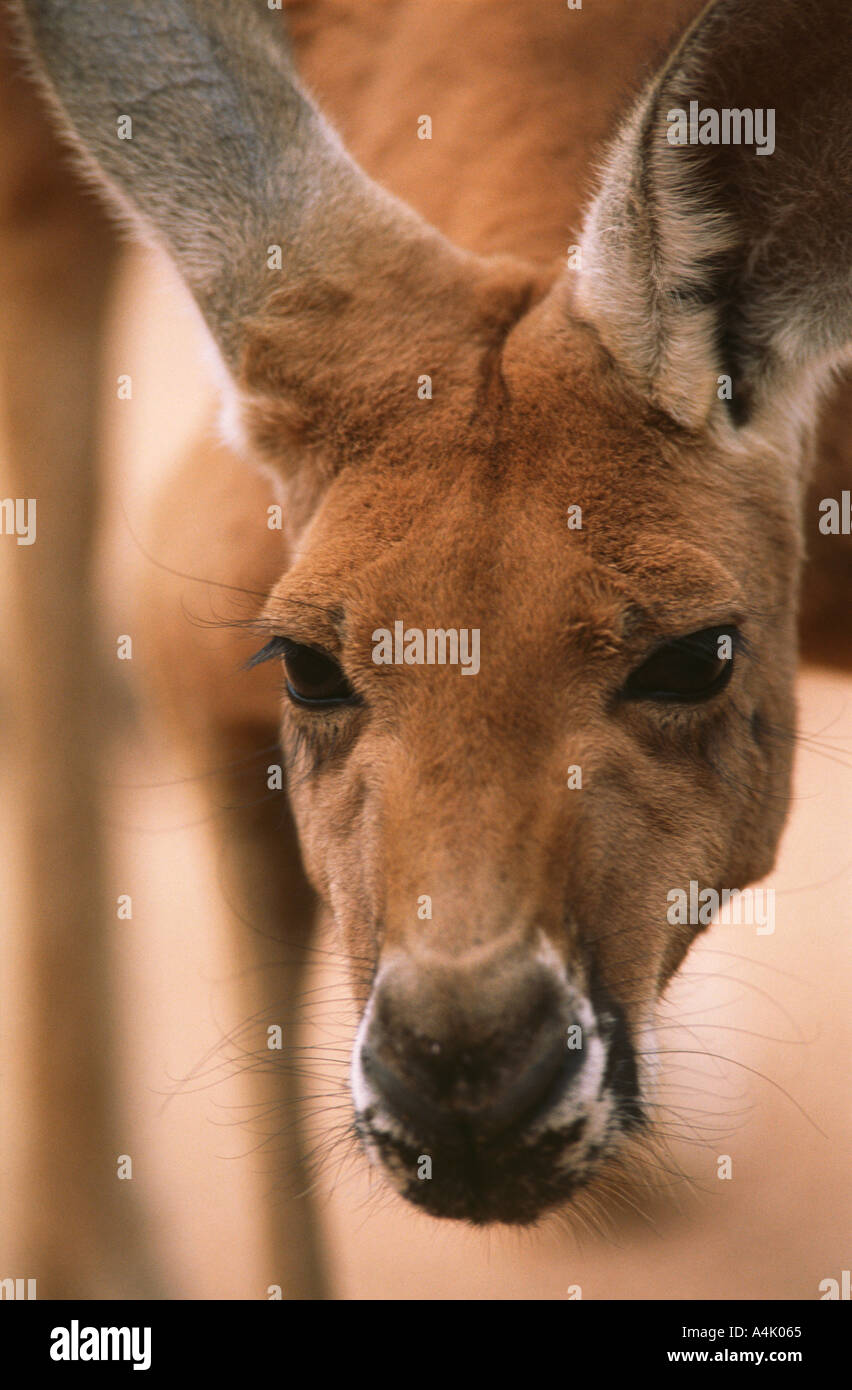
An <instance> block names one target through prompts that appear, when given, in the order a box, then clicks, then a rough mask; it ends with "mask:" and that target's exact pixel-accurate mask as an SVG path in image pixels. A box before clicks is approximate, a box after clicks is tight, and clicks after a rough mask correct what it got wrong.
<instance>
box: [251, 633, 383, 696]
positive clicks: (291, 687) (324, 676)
mask: <svg viewBox="0 0 852 1390" xmlns="http://www.w3.org/2000/svg"><path fill="white" fill-rule="evenodd" d="M275 658H279V659H281V660H283V662H284V671H285V673H286V676H287V694H288V695H289V696H290V699H291V700H292V701H293V703H294V704H295V705H303V706H306V707H308V708H324V707H328V706H329V705H346V704H352V705H354V704H358V703H359V696H357V695H356V694H355V691H354V690H353V689H352V686H351V685H350V684H349V682H348V680H347V679H346V676H345V675H344V672H343V668H342V666H341V665H340V663H339V662H338V661H335V659H334V657H333V656H329V655H328V652H322V651H320V650H319V649H318V648H317V647H305V646H303V645H302V644H301V643H300V642H291V641H290V639H289V637H273V638H272V639H271V640H270V641H269V642H267V644H266V646H265V647H263V648H261V650H260V651H259V652H256V653H255V655H254V656H253V657H252V658H251V659H250V660H249V661H248V662H247V663H246V667H247V669H249V670H251V668H252V667H254V666H259V665H260V664H261V663H262V662H264V661H272V660H274V659H275Z"/></svg>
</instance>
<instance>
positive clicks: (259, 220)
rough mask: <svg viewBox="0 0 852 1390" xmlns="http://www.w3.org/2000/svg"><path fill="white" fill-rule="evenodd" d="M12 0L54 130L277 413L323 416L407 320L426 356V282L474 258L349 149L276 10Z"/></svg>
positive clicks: (461, 271)
mask: <svg viewBox="0 0 852 1390" xmlns="http://www.w3.org/2000/svg"><path fill="white" fill-rule="evenodd" d="M13 7H14V10H15V12H16V13H17V14H18V16H19V18H20V20H21V24H22V29H23V37H24V45H25V47H26V48H27V49H28V51H29V53H30V55H31V57H32V58H33V60H34V63H35V66H36V69H37V71H38V72H39V73H40V75H41V78H42V82H43V85H45V86H46V88H47V91H48V95H49V98H50V99H51V101H52V103H53V105H54V107H55V108H58V111H59V114H60V119H61V122H62V124H63V126H64V128H65V131H66V135H67V136H68V137H69V138H70V140H71V141H72V143H73V144H74V145H75V146H76V148H77V150H78V151H79V152H80V154H81V156H82V158H83V162H84V164H85V165H86V166H87V168H88V169H89V170H90V171H91V172H93V173H94V175H95V177H96V180H97V181H98V182H99V183H100V184H101V185H102V186H104V187H105V188H106V190H107V192H108V193H109V194H110V195H111V196H112V198H113V201H114V202H116V203H117V204H118V206H119V209H120V210H121V211H122V212H123V213H124V214H125V215H126V216H127V217H128V218H129V219H130V220H131V222H132V223H133V224H134V225H135V226H136V228H137V229H138V230H140V231H141V232H142V233H143V235H147V236H149V237H151V238H153V239H154V240H155V241H157V242H159V243H160V244H161V245H163V246H164V247H165V249H166V250H167V251H168V252H169V253H170V254H171V256H172V258H173V260H174V262H175V263H176V265H177V267H178V269H179V271H180V272H181V274H182V276H183V278H184V280H185V281H186V283H187V284H188V286H189V288H190V290H191V291H192V293H193V294H194V296H195V298H196V300H197V302H198V304H199V306H200V308H201V310H202V313H203V314H204V316H205V318H206V320H207V323H208V326H209V327H210V329H211V332H212V334H213V337H214V338H215V340H216V341H217V343H218V345H219V347H220V349H221V352H222V355H223V357H224V359H225V361H226V363H227V364H228V366H229V367H230V368H231V371H232V373H233V374H234V376H236V377H238V378H241V385H242V386H243V387H244V388H245V391H246V393H254V394H255V395H256V397H257V398H258V399H259V398H261V397H264V396H265V395H266V394H270V395H274V396H275V397H276V399H277V400H279V401H280V404H281V412H282V422H285V421H286V420H287V419H292V420H295V419H299V418H301V416H300V409H302V410H303V412H305V413H306V414H307V413H310V412H311V411H313V413H314V415H316V416H317V417H318V416H319V415H320V414H321V413H324V416H325V418H326V420H328V419H335V402H334V383H335V380H339V379H340V378H341V377H342V376H344V377H345V376H347V375H349V376H351V375H352V374H353V371H357V370H358V369H359V368H360V367H362V364H363V362H364V359H365V357H367V354H368V353H369V352H370V351H372V353H373V356H374V357H375V356H376V355H378V357H379V359H380V360H381V361H384V362H386V363H391V362H393V361H395V360H398V355H399V353H400V352H402V351H403V350H404V348H405V346H406V342H407V341H408V345H409V350H410V340H411V339H412V337H414V338H415V339H417V329H418V328H421V329H422V333H423V337H422V339H421V340H418V341H420V342H421V343H422V349H423V350H422V353H421V360H423V358H425V359H426V360H427V361H428V360H429V342H428V339H429V334H430V322H431V323H432V324H434V321H435V320H436V319H439V318H440V315H436V314H435V312H434V310H435V285H436V283H438V282H441V283H442V284H443V286H444V287H445V288H447V290H448V291H452V289H453V287H457V286H459V285H462V284H463V283H464V281H465V279H466V278H469V276H470V265H471V264H472V263H473V261H474V259H475V258H473V257H467V256H465V255H464V254H463V253H462V252H461V251H459V250H457V249H456V248H454V247H452V246H451V245H450V244H449V243H448V242H446V241H445V240H444V239H443V238H442V237H440V236H439V234H438V233H437V232H436V231H435V230H433V229H432V228H430V227H428V226H427V225H426V224H424V223H423V222H422V221H421V220H420V218H418V217H417V216H416V215H415V214H414V213H413V212H412V211H411V210H410V209H408V208H406V207H405V206H404V205H403V204H401V203H399V202H398V201H397V200H396V199H394V198H392V197H391V196H390V195H389V194H387V193H385V192H384V191H383V190H382V189H381V188H379V187H378V186H377V185H376V184H374V183H372V182H371V181H370V180H369V179H368V178H367V177H366V175H365V174H364V173H363V172H362V171H361V170H360V169H359V168H358V167H357V165H355V164H354V163H353V161H352V160H351V159H350V158H349V157H348V155H347V154H346V152H345V150H344V149H343V147H342V145H341V143H340V141H339V139H338V137H337V136H336V134H335V133H334V131H333V130H332V129H331V128H330V127H329V125H328V124H327V122H326V121H325V120H324V119H323V117H322V116H321V114H320V113H319V112H318V111H317V110H316V108H315V107H314V105H313V104H312V102H311V101H310V99H309V98H308V97H307V96H306V94H305V93H304V91H303V90H302V89H301V88H300V86H299V84H298V81H297V79H296V76H295V74H294V71H293V67H292V63H291V59H290V56H289V53H288V51H287V48H286V44H285V40H284V29H283V22H282V16H281V15H280V14H279V13H275V12H270V11H269V10H268V9H267V7H266V6H265V5H264V4H262V3H255V2H254V0H13ZM273 321H274V323H275V325H276V328H275V332H274V333H273V332H272V331H271V330H270V327H269V325H270V323H272V322H273ZM258 325H260V327H258ZM412 328H413V329H414V332H413V333H412ZM432 332H433V333H434V329H432ZM404 335H406V336H404ZM271 338H274V339H275V342H274V344H273V345H272V346H270V339H271ZM259 339H263V341H261V342H259V341H258V340H259ZM279 349H280V350H279ZM249 358H251V359H252V362H253V366H250V367H247V365H246V364H247V359H249ZM273 359H274V360H273ZM421 370H422V368H421ZM377 394H378V393H377ZM329 397H331V399H330V398H329ZM288 398H289V401H290V403H291V404H293V405H294V406H295V409H294V410H291V412H290V415H289V416H288V415H287V414H286V402H287V400H288ZM372 404H373V413H374V415H375V414H376V413H377V411H378V407H377V405H376V401H375V400H374V401H373V403H372Z"/></svg>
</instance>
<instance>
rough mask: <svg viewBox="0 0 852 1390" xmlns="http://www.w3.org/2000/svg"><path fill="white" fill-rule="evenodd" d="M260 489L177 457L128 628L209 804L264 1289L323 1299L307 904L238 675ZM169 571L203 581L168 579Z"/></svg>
mask: <svg viewBox="0 0 852 1390" xmlns="http://www.w3.org/2000/svg"><path fill="white" fill-rule="evenodd" d="M268 494H269V484H268V483H267V482H266V481H265V480H264V479H263V478H261V477H259V476H256V475H255V474H254V473H252V472H251V471H249V470H248V469H247V468H246V465H245V464H244V463H243V462H241V461H239V460H237V459H236V458H235V457H234V456H233V455H231V454H230V453H229V452H228V451H227V450H225V449H222V448H219V447H215V446H209V445H208V446H205V447H201V448H200V449H199V450H198V451H197V452H195V453H194V454H193V455H192V456H191V457H190V458H189V460H188V461H187V463H186V465H185V467H184V468H183V470H182V471H181V472H180V474H179V476H177V477H176V478H172V479H170V481H169V486H168V488H167V489H166V491H165V492H164V494H163V496H162V497H161V499H160V500H159V503H158V505H157V507H156V511H155V516H154V520H153V526H152V528H151V531H152V537H151V539H150V541H149V543H148V545H147V546H146V549H147V550H148V551H149V553H150V554H151V556H152V557H153V560H154V562H153V563H148V562H146V561H143V562H142V563H143V565H144V571H143V576H144V577H143V579H142V583H141V586H140V602H139V609H140V613H139V619H138V621H137V630H138V631H139V632H140V636H141V642H140V647H141V648H142V649H143V650H144V651H145V652H146V653H147V657H148V660H149V668H148V673H147V674H148V684H149V689H150V695H151V700H150V704H151V705H152V706H153V713H154V715H155V717H156V718H157V719H158V721H159V722H160V724H161V726H163V727H164V728H165V730H166V732H167V733H168V734H169V735H170V737H171V739H172V741H173V742H174V744H175V746H176V751H177V752H178V753H179V755H180V759H181V763H182V765H183V767H184V768H185V769H186V770H187V771H188V772H189V774H190V775H193V774H195V775H196V776H197V786H198V788H199V790H200V792H201V793H202V794H203V795H204V797H205V798H206V799H207V801H208V803H209V812H210V814H209V819H208V823H209V824H210V825H211V826H212V828H213V834H214V836H215V851H216V862H217V864H218V865H220V866H221V868H220V876H219V883H220V884H221V887H222V889H223V891H224V896H225V899H226V904H227V908H228V911H229V913H230V914H231V916H232V919H233V921H232V926H233V936H232V939H233V952H234V959H235V964H236V967H237V970H238V973H239V978H240V979H241V980H242V981H244V986H245V994H244V1005H243V1010H244V1013H245V1016H246V1017H248V1018H250V1019H252V1020H253V1024H252V1027H253V1032H252V1035H251V1036H250V1037H249V1036H248V1035H246V1036H245V1037H244V1038H243V1040H242V1041H243V1043H244V1046H245V1048H246V1050H250V1051H251V1052H252V1053H254V1054H260V1055H261V1056H262V1057H263V1062H262V1064H261V1065H260V1066H259V1067H258V1066H255V1067H254V1068H253V1073H254V1076H253V1080H254V1083H255V1084H256V1085H257V1086H258V1087H259V1088H260V1092H259V1093H258V1100H259V1101H260V1100H262V1103H263V1107H264V1111H265V1112H266V1113H271V1114H273V1115H274V1116H275V1117H276V1131H277V1132H276V1134H275V1137H274V1144H275V1147H274V1153H275V1162H276V1165H277V1172H276V1176H275V1178H270V1186H271V1187H273V1188H274V1197H273V1200H272V1201H271V1202H270V1205H269V1209H268V1212H267V1222H266V1229H267V1232H268V1237H269V1254H268V1278H264V1280H263V1288H264V1289H265V1288H266V1287H267V1286H268V1285H279V1286H280V1288H281V1292H282V1297H284V1298H289V1299H313V1298H322V1297H324V1296H325V1294H326V1285H325V1279H324V1274H323V1268H322V1259H321V1255H320V1252H319V1248H318V1243H317V1236H316V1228H315V1219H314V1215H313V1211H312V1204H311V1201H310V1198H309V1197H308V1196H307V1195H303V1194H304V1193H305V1189H306V1188H307V1187H308V1185H309V1179H308V1177H307V1175H306V1171H305V1163H304V1158H303V1152H302V1137H301V1134H300V1128H299V1104H300V1103H299V1094H298V1084H297V1078H296V1074H295V1072H294V1065H293V1060H292V1059H293V1049H294V1047H295V1046H296V1045H297V1029H296V1005H297V1001H298V998H299V996H300V993H301V991H302V989H303V988H304V985H303V979H304V973H305V967H306V962H307V956H308V951H309V942H310V938H311V933H312V928H313V923H314V917H315V901H314V896H313V893H312V890H311V889H310V887H309V885H308V883H307V880H306V878H305V875H304V872H303V869H302V864H301V858H300V853H299V847H298V842H297V839H296V835H295V831H294V828H293V823H292V820H291V818H290V813H289V809H288V804H287V793H286V790H285V789H283V788H282V789H281V790H270V787H269V780H270V779H269V774H268V768H269V766H270V765H272V766H278V765H280V760H281V759H280V754H279V752H278V751H277V748H278V732H279V727H278V726H279V699H280V696H279V693H278V690H277V685H276V680H275V677H274V673H270V671H269V670H268V668H266V667H260V668H258V669H257V670H255V671H251V672H245V671H242V670H241V669H240V668H241V667H242V666H243V665H244V663H245V661H246V659H247V657H248V656H249V655H251V653H252V651H253V650H254V648H255V647H258V646H260V645H262V641H263V639H262V638H252V636H251V634H247V633H246V632H245V631H244V630H243V629H242V628H241V626H240V624H243V623H245V622H246V620H250V619H251V616H252V615H253V614H254V613H256V612H257V610H258V609H259V607H260V606H261V603H262V600H263V596H264V595H265V593H266V591H267V590H268V588H270V587H271V585H272V583H273V582H274V580H275V579H277V578H278V577H279V575H280V573H281V571H282V570H283V569H284V567H285V557H284V555H283V553H282V546H281V536H280V533H277V532H270V531H269V530H268V529H267V527H266V517H267V512H266V509H267V506H268V505H269V503H270V502H271V501H274V498H273V497H272V496H271V495H268ZM225 501H227V509H226V510H225V511H224V512H223V504H224V503H225ZM223 515H226V516H227V529H226V530H225V529H224V528H223V527H222V524H221V519H222V516H223ZM172 571H180V573H181V574H182V575H197V576H198V577H199V579H201V578H204V579H209V580H211V581H213V583H212V584H210V585H208V584H205V583H198V582H195V581H194V580H192V579H176V578H175V576H174V574H173V573H172ZM208 600H209V601H210V603H211V607H212V609H213V610H214V611H215V612H216V613H217V614H218V615H219V616H220V617H222V615H223V614H225V615H226V616H227V614H228V613H233V616H234V618H235V626H234V627H228V626H227V625H223V626H222V627H221V628H218V629H213V630H211V628H210V627H208V626H207V625H206V624H205V623H201V624H198V623H194V622H193V621H192V620H191V619H192V615H194V614H200V613H203V612H204V610H205V606H206V604H207V602H208ZM252 641H254V646H252ZM272 781H273V782H274V781H275V777H274V774H273V777H272ZM270 1025H278V1026H279V1027H280V1028H281V1030H282V1036H281V1039H280V1041H281V1044H282V1046H281V1047H280V1049H279V1048H277V1047H276V1048H275V1049H274V1050H267V1029H268V1027H269V1026H270ZM267 1059H268V1064H267ZM261 1093H262V1094H261Z"/></svg>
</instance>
